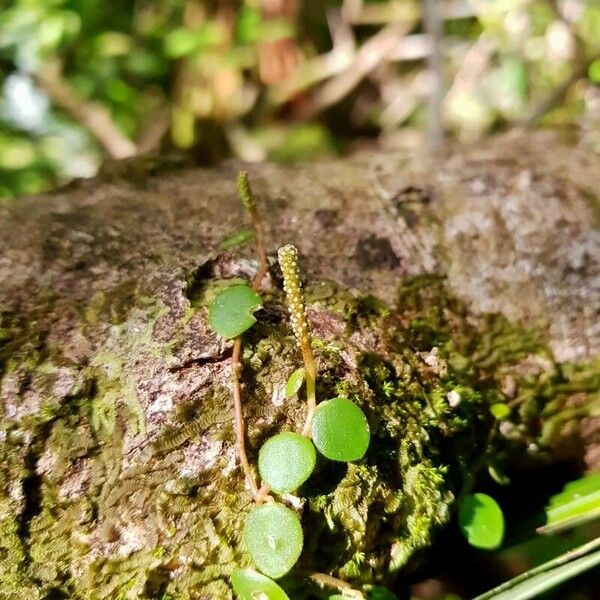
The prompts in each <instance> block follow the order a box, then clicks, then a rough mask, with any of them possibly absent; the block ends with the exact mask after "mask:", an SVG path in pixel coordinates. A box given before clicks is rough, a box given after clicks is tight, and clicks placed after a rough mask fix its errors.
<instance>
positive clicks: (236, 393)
mask: <svg viewBox="0 0 600 600" xmlns="http://www.w3.org/2000/svg"><path fill="white" fill-rule="evenodd" d="M238 192H239V195H240V199H241V201H242V203H243V204H244V206H245V207H246V209H247V210H248V212H249V213H250V219H251V221H252V228H253V229H254V238H255V241H256V254H257V255H258V260H259V267H258V270H257V272H256V274H255V275H254V277H253V279H252V288H253V289H254V291H255V292H258V291H259V290H260V288H261V286H262V282H263V279H264V278H265V276H266V275H267V273H268V272H269V261H268V259H267V251H266V247H265V231H264V227H263V222H262V219H261V217H260V213H259V212H258V208H257V207H256V200H255V198H254V194H253V193H252V189H251V188H250V182H249V181H248V173H246V172H245V171H242V172H240V174H239V175H238ZM241 356H242V337H241V336H239V337H237V338H235V340H234V343H233V353H232V356H231V360H232V372H233V410H234V416H235V435H236V447H237V453H238V456H239V459H240V463H241V465H242V470H243V471H244V476H245V478H246V482H247V484H248V486H249V487H250V490H251V491H252V496H253V497H254V501H255V502H257V503H261V502H264V501H266V500H267V499H269V498H270V496H269V491H270V490H269V487H268V486H265V485H263V486H262V487H261V488H260V489H259V487H258V484H257V482H256V477H255V476H254V471H253V470H252V468H251V467H250V462H249V461H248V455H247V454H246V425H245V421H244V412H243V409H242V393H241V386H240V369H241Z"/></svg>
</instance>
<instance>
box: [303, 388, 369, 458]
mask: <svg viewBox="0 0 600 600" xmlns="http://www.w3.org/2000/svg"><path fill="white" fill-rule="evenodd" d="M312 439H313V442H314V443H315V446H316V447H317V450H318V451H319V452H320V453H321V454H322V455H323V456H325V457H326V458H329V459H330V460H339V461H344V462H350V461H353V460H358V459H359V458H362V457H363V456H364V455H365V452H366V451H367V448H368V447H369V441H370V439H371V436H370V434H369V424H368V422H367V417H365V414H364V413H363V411H362V410H361V409H360V408H359V407H358V406H356V404H354V403H353V402H351V401H350V400H348V399H346V398H333V400H327V401H326V402H321V404H319V406H318V407H317V410H316V412H315V416H314V417H313V421H312Z"/></svg>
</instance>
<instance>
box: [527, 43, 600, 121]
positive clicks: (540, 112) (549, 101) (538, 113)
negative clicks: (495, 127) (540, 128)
mask: <svg viewBox="0 0 600 600" xmlns="http://www.w3.org/2000/svg"><path fill="white" fill-rule="evenodd" d="M598 59H600V54H599V55H597V56H593V57H592V58H591V59H590V60H588V61H586V62H584V63H580V64H578V65H576V67H575V69H574V70H573V72H572V73H571V75H570V76H569V77H568V78H567V80H566V81H565V82H564V83H562V84H561V85H559V86H558V87H557V88H556V89H555V90H554V91H553V92H552V93H551V94H550V96H549V97H548V98H546V100H544V102H542V103H541V104H540V105H539V106H537V107H536V108H534V109H533V110H532V111H531V113H530V114H529V115H528V116H527V117H525V118H524V119H523V120H522V121H520V122H519V123H517V125H518V126H521V127H534V126H535V125H537V124H538V123H539V121H540V120H541V119H542V118H543V117H544V115H545V114H546V113H548V112H550V111H551V110H552V109H554V108H556V107H557V106H558V105H559V104H560V103H561V102H562V101H563V99H564V97H565V96H566V95H567V93H568V91H569V90H570V89H571V86H573V85H574V84H575V83H577V81H579V80H580V79H582V78H583V77H585V76H586V73H587V71H588V69H589V68H590V65H591V64H592V63H593V62H594V61H596V60H598Z"/></svg>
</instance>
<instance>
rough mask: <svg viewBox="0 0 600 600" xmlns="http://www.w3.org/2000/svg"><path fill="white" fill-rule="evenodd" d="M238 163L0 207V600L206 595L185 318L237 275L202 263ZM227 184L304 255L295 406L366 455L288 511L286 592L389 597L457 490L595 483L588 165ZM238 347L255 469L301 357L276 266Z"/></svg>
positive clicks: (535, 157) (287, 410)
mask: <svg viewBox="0 0 600 600" xmlns="http://www.w3.org/2000/svg"><path fill="white" fill-rule="evenodd" d="M548 148H552V152H551V153H550V152H548ZM239 166H240V165H238V164H235V163H226V164H224V165H223V166H221V167H219V168H217V169H211V170H201V169H197V168H192V167H189V166H186V165H185V164H181V163H178V162H176V161H170V160H167V159H160V160H159V159H157V160H155V159H138V160H136V161H133V162H126V163H116V164H115V165H112V167H111V168H110V169H108V170H107V171H105V172H104V173H103V174H102V175H101V176H100V177H99V178H97V179H95V180H91V181H80V182H76V183H74V184H73V185H71V186H69V187H68V188H65V189H62V190H59V191H57V192H55V193H52V194H47V195H43V196H38V197H34V198H26V199H22V200H19V201H18V202H16V203H13V204H10V205H6V206H3V207H0V318H1V323H0V344H1V346H0V400H1V405H0V408H1V410H2V428H1V430H0V443H1V445H0V457H1V458H0V598H2V599H3V600H4V599H6V600H8V599H11V600H12V599H18V598H27V599H28V600H33V599H36V598H40V599H41V598H61V597H65V598H82V599H84V598H85V599H96V598H97V599H104V598H181V599H184V598H190V599H191V598H194V599H196V598H211V599H212V598H215V599H221V598H223V599H227V598H231V594H232V593H231V590H230V588H229V584H228V574H229V573H230V571H231V569H232V568H233V567H234V566H235V565H240V564H247V563H248V558H247V556H246V554H245V552H244V550H243V547H242V545H241V544H240V530H241V524H242V521H243V517H244V514H245V512H246V511H247V510H248V508H249V507H250V503H251V498H250V496H249V494H248V493H247V490H246V489H245V488H244V485H243V480H242V476H241V473H240V470H239V468H238V464H237V461H236V456H235V448H234V444H233V428H232V417H231V388H230V375H231V365H230V361H229V355H230V345H229V344H228V343H226V342H224V341H223V340H221V339H219V338H218V337H217V336H216V335H215V334H214V333H213V332H211V331H210V329H209V328H208V326H207V323H206V308H205V306H206V300H207V299H208V298H210V296H211V295H212V294H214V291H215V288H216V287H218V286H219V285H221V284H222V280H225V279H229V280H230V279H232V278H242V279H244V278H249V277H250V276H251V275H252V274H253V272H254V269H255V268H256V261H255V259H254V257H253V253H252V248H251V246H243V247H240V248H236V249H232V250H229V251H227V252H225V251H221V250H220V249H219V244H220V242H222V241H223V240H224V239H225V238H227V237H229V236H230V235H231V234H233V233H235V232H236V231H238V230H239V229H242V228H247V224H245V215H244V213H243V208H242V206H241V205H240V203H239V201H238V200H237V198H236V193H235V179H236V177H235V176H236V172H237V170H238V168H239ZM250 178H251V181H252V183H253V185H254V188H255V191H256V192H257V194H258V196H259V198H260V204H261V209H262V212H263V214H264V215H265V221H266V227H267V230H268V234H269V240H270V244H271V247H272V249H273V250H275V249H276V247H277V246H278V245H281V244H282V243H285V242H292V243H295V244H296V245H297V246H298V247H299V248H300V249H301V252H302V254H303V260H304V264H303V267H304V270H305V272H306V274H307V293H308V298H309V319H310V322H311V325H312V328H313V331H314V337H315V353H316V356H317V360H318V363H319V378H318V386H317V387H318V389H317V391H318V395H319V398H321V399H325V398H327V397H331V396H333V395H340V394H343V395H346V396H349V397H351V398H352V399H354V400H355V401H356V402H358V403H359V404H361V405H362V406H363V408H364V410H365V412H366V413H367V415H368V418H369V421H370V426H371V430H372V434H373V442H372V444H371V448H370V450H369V452H368V454H367V457H366V459H365V460H364V461H363V462H361V463H359V464H353V465H349V466H348V467H341V466H337V467H336V466H335V465H331V464H329V465H327V464H322V465H319V468H318V470H317V473H316V475H315V476H314V477H313V478H311V480H310V481H309V483H308V484H307V485H306V486H305V487H304V488H303V490H302V491H301V498H302V499H301V500H295V502H300V503H301V504H302V506H303V508H302V513H303V522H304V528H305V533H306V544H305V552H304V554H303V557H302V559H301V561H300V564H299V566H298V569H297V570H296V571H295V572H294V574H293V577H292V578H291V579H290V580H289V581H287V582H286V585H288V586H289V588H290V589H294V590H295V591H294V594H295V596H294V597H297V598H301V597H304V596H305V595H306V594H309V593H310V592H311V590H310V586H308V585H305V583H303V579H302V571H305V570H316V571H321V572H326V573H331V574H334V575H336V576H338V577H341V578H344V579H346V580H348V581H351V582H354V583H357V584H359V583H361V582H383V583H385V582H389V581H392V580H393V579H394V578H395V577H397V576H398V574H399V573H400V574H401V573H402V572H403V570H405V569H406V568H407V565H409V562H410V561H411V559H412V558H413V557H414V555H415V553H417V552H418V551H420V550H422V549H424V548H426V547H427V546H428V545H430V543H431V541H432V536H433V535H434V533H435V531H436V530H437V529H439V528H440V527H441V526H443V525H444V524H445V523H446V522H447V521H448V519H449V516H450V514H451V511H452V507H453V503H454V500H455V498H456V497H457V495H459V494H461V493H462V492H463V491H464V490H465V489H468V487H469V485H471V484H472V481H473V479H474V477H476V476H477V474H479V473H485V472H486V470H487V471H489V472H491V473H492V474H493V475H494V476H495V477H499V476H500V474H501V472H502V469H503V468H504V467H505V466H506V465H507V464H510V463H511V462H519V463H522V462H526V461H540V460H547V461H548V460H550V461H551V460H557V459H558V458H560V457H563V456H565V455H571V456H575V455H579V456H581V457H582V458H583V459H584V460H586V461H587V467H588V468H596V467H597V466H598V464H599V462H600V461H599V456H598V446H597V442H598V437H599V430H600V427H599V426H598V419H597V415H598V412H599V407H598V402H599V399H598V388H599V373H600V366H599V365H598V355H599V354H600V329H599V328H598V318H599V310H600V299H599V294H600V285H599V283H598V282H599V280H600V241H599V233H598V226H599V223H600V220H599V215H600V201H599V199H598V196H597V193H598V189H600V159H599V158H598V157H597V156H591V155H589V154H586V153H585V152H584V151H582V150H578V149H574V148H568V147H566V146H563V145H561V143H560V142H559V141H558V140H557V139H556V138H555V137H553V136H548V135H546V134H539V135H535V136H529V137H527V138H524V137H505V138H498V139H496V140H493V141H491V142H489V143H487V144H486V145H485V146H480V147H478V148H475V149H471V150H469V151H464V152H456V153H455V154H453V155H452V156H451V157H449V158H447V159H444V160H440V161H438V162H437V163H435V164H434V163H431V162H429V161H427V160H426V159H425V158H423V157H421V156H419V155H418V153H416V154H413V153H408V152H404V151H396V152H389V153H383V154H382V153H379V154H373V153H365V154H359V155H356V156H354V157H352V158H347V159H343V160H332V161H329V162H323V163H318V164H307V165H296V166H277V165H260V166H251V167H250ZM492 313H495V314H492ZM244 348H245V350H244V363H243V364H244V367H243V372H242V380H243V383H244V389H243V394H244V402H245V410H246V413H247V417H248V425H249V450H250V453H251V458H253V459H255V457H256V451H257V449H258V448H259V447H260V444H261V442H262V441H263V440H264V439H265V438H266V437H267V436H268V435H270V434H272V433H273V432H276V431H280V430H282V429H292V428H296V427H297V426H298V425H299V424H300V423H301V422H302V419H303V417H304V406H303V403H302V401H301V399H298V398H291V399H286V398H285V394H284V386H285V381H286V378H287V376H288V375H289V374H290V373H291V372H292V371H293V370H294V369H295V368H297V367H298V366H299V365H300V360H299V356H298V353H297V351H296V349H295V347H294V342H293V335H292V332H291V330H290V328H289V324H288V320H287V315H286V309H285V304H284V302H283V295H282V293H281V290H280V280H279V276H278V273H277V269H276V268H273V269H272V272H271V274H270V277H269V282H268V285H267V291H266V298H265V308H264V310H263V311H262V312H261V313H260V318H259V323H258V324H257V326H255V327H254V328H253V329H252V330H251V331H250V332H249V333H248V334H247V335H246V336H245V340H244ZM498 402H505V403H507V404H508V405H509V407H510V414H509V416H508V417H506V418H504V419H503V420H502V421H500V422H498V421H496V420H495V419H494V417H493V416H492V414H491V413H490V410H489V407H490V405H492V404H495V403H498Z"/></svg>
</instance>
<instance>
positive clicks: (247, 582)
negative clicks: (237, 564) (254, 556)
mask: <svg viewBox="0 0 600 600" xmlns="http://www.w3.org/2000/svg"><path fill="white" fill-rule="evenodd" d="M231 586H232V587H233V591H234V592H235V593H236V596H237V597H238V599H239V600H256V599H257V598H263V599H264V600H289V598H288V595H287V594H286V593H285V592H284V591H283V590H282V589H281V588H280V587H279V586H278V585H277V584H276V583H275V582H274V581H273V580H272V579H269V578H268V577H266V576H265V575H262V574H261V573H258V572H257V571H255V570H254V569H235V571H233V573H232V574H231ZM261 594H262V595H261Z"/></svg>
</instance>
